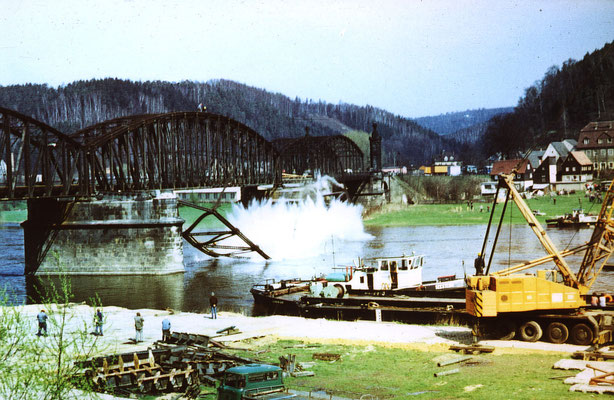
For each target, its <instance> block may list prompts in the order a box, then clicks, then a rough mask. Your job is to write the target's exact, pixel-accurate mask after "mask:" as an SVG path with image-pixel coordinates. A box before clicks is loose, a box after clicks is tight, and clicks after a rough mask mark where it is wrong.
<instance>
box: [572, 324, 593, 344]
mask: <svg viewBox="0 0 614 400" xmlns="http://www.w3.org/2000/svg"><path fill="white" fill-rule="evenodd" d="M593 336H594V335H593V331H592V329H591V328H590V327H589V326H588V325H586V324H583V323H579V324H576V325H574V327H573V328H571V341H572V342H573V343H575V344H578V345H580V346H587V345H589V344H591V343H593Z"/></svg>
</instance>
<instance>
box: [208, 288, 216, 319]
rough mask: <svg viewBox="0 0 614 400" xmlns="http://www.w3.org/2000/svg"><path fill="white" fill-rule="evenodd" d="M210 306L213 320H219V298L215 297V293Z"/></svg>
mask: <svg viewBox="0 0 614 400" xmlns="http://www.w3.org/2000/svg"><path fill="white" fill-rule="evenodd" d="M209 305H210V306H211V319H217V297H215V292H211V297H209Z"/></svg>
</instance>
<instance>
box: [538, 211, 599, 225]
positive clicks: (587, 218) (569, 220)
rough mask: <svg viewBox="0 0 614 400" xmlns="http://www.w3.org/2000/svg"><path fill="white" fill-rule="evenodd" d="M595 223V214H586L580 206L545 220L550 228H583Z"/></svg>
mask: <svg viewBox="0 0 614 400" xmlns="http://www.w3.org/2000/svg"><path fill="white" fill-rule="evenodd" d="M596 223H597V215H591V214H586V213H584V210H583V209H581V208H577V209H574V210H573V211H572V212H571V213H568V214H565V215H559V216H556V217H555V218H550V219H547V220H546V225H547V226H548V227H551V228H553V227H556V228H583V227H589V226H594V225H595V224H596Z"/></svg>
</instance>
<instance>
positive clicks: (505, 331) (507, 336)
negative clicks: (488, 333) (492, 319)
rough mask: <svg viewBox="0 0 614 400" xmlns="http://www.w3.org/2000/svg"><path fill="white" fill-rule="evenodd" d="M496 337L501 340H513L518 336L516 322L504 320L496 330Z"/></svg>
mask: <svg viewBox="0 0 614 400" xmlns="http://www.w3.org/2000/svg"><path fill="white" fill-rule="evenodd" d="M495 332H496V333H495V335H496V336H495V337H496V338H497V339H499V340H512V339H513V338H514V337H515V336H516V323H514V321H504V322H502V323H501V324H500V325H499V326H497V328H496V330H495Z"/></svg>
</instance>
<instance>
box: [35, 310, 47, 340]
mask: <svg viewBox="0 0 614 400" xmlns="http://www.w3.org/2000/svg"><path fill="white" fill-rule="evenodd" d="M36 319H37V320H38V333H37V334H36V335H37V336H40V335H44V336H47V314H46V313H45V310H41V312H39V313H38V315H37V316H36ZM43 332H44V333H43Z"/></svg>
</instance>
